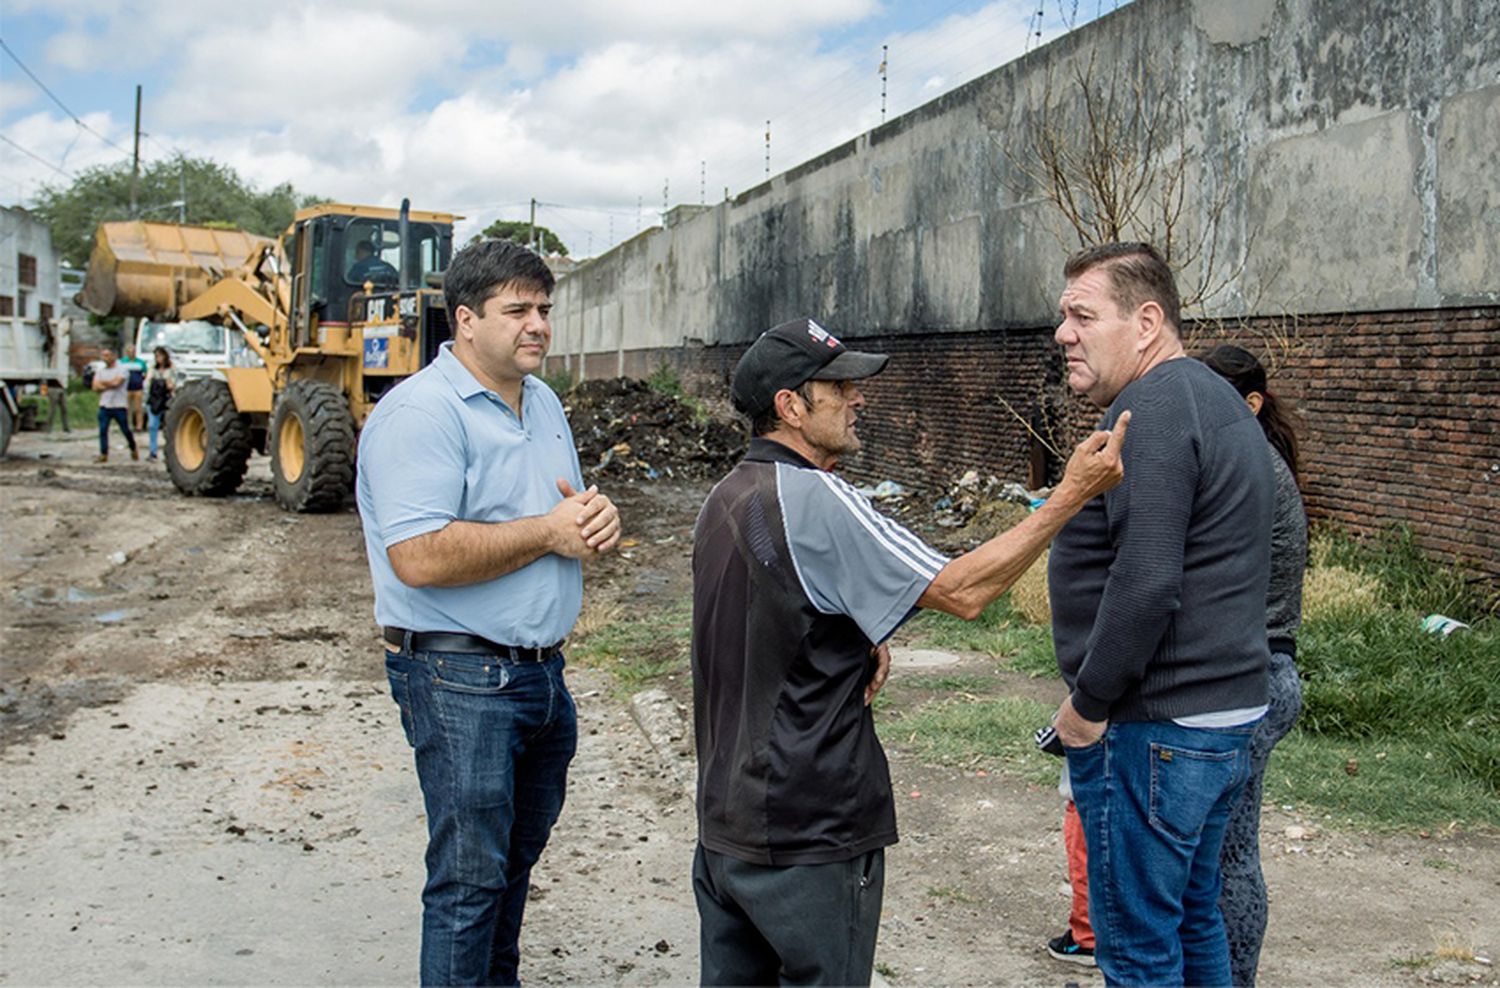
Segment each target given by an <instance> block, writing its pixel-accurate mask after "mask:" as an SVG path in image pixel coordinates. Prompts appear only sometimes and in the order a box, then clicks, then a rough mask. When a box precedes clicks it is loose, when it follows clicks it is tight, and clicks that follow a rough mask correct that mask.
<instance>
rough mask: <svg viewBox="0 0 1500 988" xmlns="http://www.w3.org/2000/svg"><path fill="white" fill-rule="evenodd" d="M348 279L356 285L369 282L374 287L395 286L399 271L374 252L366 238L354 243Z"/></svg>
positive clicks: (372, 246) (398, 279) (399, 277)
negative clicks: (352, 259)
mask: <svg viewBox="0 0 1500 988" xmlns="http://www.w3.org/2000/svg"><path fill="white" fill-rule="evenodd" d="M349 280H350V281H352V282H353V283H354V284H356V285H363V284H364V283H365V282H367V281H368V282H371V283H373V284H374V285H375V287H376V288H395V287H396V284H397V283H398V282H399V281H400V280H401V272H399V271H397V270H396V269H395V267H394V266H393V265H391V264H390V263H389V262H387V261H383V260H381V259H380V258H379V257H377V256H376V254H375V247H374V245H373V244H371V243H370V242H369V241H368V240H361V241H359V242H358V243H356V244H355V245H354V263H353V264H352V265H350V267H349Z"/></svg>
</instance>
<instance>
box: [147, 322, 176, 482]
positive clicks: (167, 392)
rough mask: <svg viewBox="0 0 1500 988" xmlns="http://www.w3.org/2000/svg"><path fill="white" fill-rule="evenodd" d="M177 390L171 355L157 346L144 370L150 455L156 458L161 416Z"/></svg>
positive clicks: (165, 411) (150, 458) (164, 413)
mask: <svg viewBox="0 0 1500 988" xmlns="http://www.w3.org/2000/svg"><path fill="white" fill-rule="evenodd" d="M175 390H177V370H176V368H174V367H173V366H172V355H171V354H170V353H168V352H167V348H166V347H164V346H159V347H157V348H156V351H155V354H154V362H153V363H152V366H151V369H150V370H148V371H147V372H146V425H147V427H148V429H149V430H150V431H149V447H150V451H151V453H150V455H149V456H147V457H146V459H148V460H154V459H156V436H157V433H158V432H159V431H160V429H161V420H162V416H163V415H166V414H167V404H168V403H169V402H170V401H171V400H172V392H173V391H175Z"/></svg>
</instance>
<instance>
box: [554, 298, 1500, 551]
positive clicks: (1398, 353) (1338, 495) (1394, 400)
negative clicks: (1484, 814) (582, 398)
mask: <svg viewBox="0 0 1500 988" xmlns="http://www.w3.org/2000/svg"><path fill="white" fill-rule="evenodd" d="M1189 338H1190V349H1191V350H1192V351H1194V352H1196V351H1199V350H1203V349H1207V348H1208V347H1209V346H1212V345H1214V344H1216V343H1219V342H1233V343H1237V344H1238V345H1241V346H1244V347H1246V348H1247V349H1249V350H1251V351H1252V352H1254V353H1256V354H1257V355H1259V356H1261V358H1262V360H1263V361H1264V362H1266V364H1267V366H1268V367H1270V368H1271V369H1272V377H1271V387H1272V390H1273V391H1275V392H1276V393H1277V395H1278V396H1279V397H1283V398H1287V399H1290V400H1291V402H1292V404H1293V405H1294V407H1295V411H1296V415H1297V422H1298V434H1299V438H1300V439H1301V442H1302V461H1303V464H1302V466H1303V477H1302V481H1303V494H1304V498H1305V499H1306V502H1307V506H1308V511H1309V513H1310V514H1311V515H1312V516H1313V517H1314V518H1317V519H1329V520H1333V521H1336V522H1338V523H1340V524H1342V525H1344V526H1345V527H1347V528H1349V529H1350V530H1352V531H1354V532H1356V533H1359V534H1362V535H1368V534H1374V533H1376V532H1378V531H1380V530H1382V529H1384V528H1387V527H1389V526H1391V525H1393V524H1397V523H1404V524H1407V525H1410V526H1411V528H1412V530H1413V532H1414V533H1415V534H1416V536H1417V538H1418V541H1419V543H1420V544H1421V545H1422V546H1423V547H1424V548H1425V549H1426V550H1428V551H1429V552H1430V553H1432V554H1433V555H1434V556H1435V557H1437V558H1440V559H1448V560H1453V559H1463V560H1465V561H1466V562H1467V563H1468V565H1469V566H1471V567H1472V568H1474V569H1477V570H1479V571H1481V572H1483V573H1486V574H1488V575H1489V576H1490V577H1492V578H1494V577H1500V309H1495V308H1483V309H1449V310H1439V311H1427V312H1379V313H1362V314H1346V315H1337V316H1309V317H1301V318H1284V319H1257V320H1249V321H1246V322H1244V323H1242V324H1238V325H1235V326H1232V327H1224V326H1220V325H1211V326H1210V325H1200V326H1196V327H1192V328H1191V329H1190V331H1189ZM844 341H845V342H846V343H847V344H849V345H850V346H852V347H855V348H857V349H864V350H873V351H877V352H881V353H889V354H891V356H892V360H891V364H890V366H889V367H888V368H887V369H886V371H885V372H884V373H883V374H881V375H880V376H879V377H876V378H874V379H872V380H871V381H870V382H869V383H868V386H867V387H866V388H865V392H866V395H867V397H868V398H869V407H868V408H867V409H866V410H865V413H864V415H863V416H862V424H861V426H860V435H861V437H862V438H863V439H864V443H865V451H864V452H863V453H861V454H860V455H859V456H858V457H856V458H854V460H852V461H851V462H850V463H849V464H848V468H847V471H848V473H849V475H850V476H851V477H853V478H856V479H858V480H861V481H879V480H884V479H892V480H896V481H898V482H900V483H902V484H905V485H907V486H912V487H919V488H926V489H933V488H935V487H942V486H946V485H947V484H949V483H950V482H951V481H952V480H953V479H955V478H956V477H958V476H959V475H960V474H962V473H963V472H964V471H965V470H968V469H970V468H975V469H978V470H979V471H980V472H981V473H983V474H991V473H993V474H996V475H998V476H1000V477H1002V478H1004V479H1012V480H1016V481H1020V482H1022V483H1027V484H1028V485H1029V486H1033V487H1035V486H1040V485H1041V484H1042V483H1043V482H1046V481H1053V480H1055V479H1056V478H1057V476H1058V473H1059V471H1060V469H1061V463H1060V462H1059V460H1058V459H1057V458H1056V457H1053V456H1051V455H1049V454H1047V453H1045V452H1044V449H1043V447H1042V445H1041V444H1040V443H1039V442H1038V441H1037V440H1036V439H1034V438H1033V437H1032V435H1031V434H1030V432H1029V431H1028V429H1027V428H1026V425H1025V424H1023V423H1022V422H1021V421H1020V420H1019V419H1018V418H1017V414H1013V413H1012V411H1011V410H1009V409H1008V408H1007V407H1006V402H1008V403H1009V405H1010V408H1013V409H1014V411H1015V413H1018V414H1019V415H1020V416H1021V417H1024V418H1025V419H1026V420H1027V422H1028V423H1029V424H1030V425H1031V426H1032V427H1033V428H1034V429H1036V430H1037V431H1038V432H1039V433H1041V434H1042V435H1043V436H1045V437H1047V438H1048V439H1049V440H1050V441H1051V442H1052V445H1053V446H1055V447H1056V448H1057V449H1058V450H1060V451H1061V452H1062V454H1063V455H1064V456H1066V454H1067V453H1068V451H1070V450H1071V449H1072V445H1073V442H1074V441H1076V438H1077V437H1079V436H1081V435H1082V434H1083V430H1085V429H1088V428H1090V427H1091V426H1092V424H1093V422H1094V421H1096V419H1097V417H1098V412H1097V411H1096V410H1095V409H1094V408H1093V407H1092V406H1091V405H1089V404H1088V403H1087V402H1086V401H1084V400H1082V399H1080V398H1077V397H1076V396H1072V395H1069V394H1068V393H1067V391H1066V389H1065V388H1064V387H1063V385H1062V366H1061V362H1060V360H1059V359H1058V352H1057V349H1056V347H1055V346H1054V344H1053V342H1052V330H1051V328H1050V327H1048V328H1042V329H1037V330H1032V331H1005V332H1000V331H996V332H980V333H952V334H931V333H927V334H912V335H906V336H881V337H868V338H863V339H857V338H853V337H844ZM742 352H743V347H697V348H685V349H677V348H674V349H664V350H636V351H628V352H627V353H626V362H625V363H626V372H627V374H629V375H630V376H633V377H644V376H647V375H649V374H650V373H651V372H652V371H654V370H655V369H656V368H657V367H659V366H661V365H662V364H668V365H670V366H672V367H674V368H675V369H676V370H677V372H678V374H679V376H680V377H681V379H682V380H683V382H684V383H685V385H687V386H688V387H689V389H690V390H693V391H695V392H697V393H700V394H704V395H713V396H719V397H722V396H724V395H726V394H727V392H728V379H729V373H730V371H731V370H732V369H733V367H734V364H735V361H737V360H738V359H739V356H740V354H741V353H742ZM587 366H588V369H589V372H590V376H612V375H613V373H614V370H615V367H616V366H617V364H616V358H615V355H614V354H608V355H602V354H601V355H599V356H598V357H597V358H595V357H590V358H589V361H588V365H587ZM554 368H556V369H560V368H561V362H560V361H557V362H555V364H554V366H553V367H549V369H554ZM1002 398H1003V399H1004V401H1002V400H1001V399H1002Z"/></svg>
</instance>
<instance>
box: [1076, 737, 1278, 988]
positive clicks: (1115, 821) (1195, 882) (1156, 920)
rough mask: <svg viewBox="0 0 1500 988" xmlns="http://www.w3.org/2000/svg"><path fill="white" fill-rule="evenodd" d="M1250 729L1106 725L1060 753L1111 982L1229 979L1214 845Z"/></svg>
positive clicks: (1242, 767) (1103, 965) (1246, 757)
mask: <svg viewBox="0 0 1500 988" xmlns="http://www.w3.org/2000/svg"><path fill="white" fill-rule="evenodd" d="M1255 727H1256V725H1255V724H1246V725H1244V726H1242V727H1234V728H1225V729H1222V730H1206V729H1202V728H1191V727H1179V726H1177V725H1176V724H1173V723H1172V722H1170V721H1145V722H1135V723H1125V724H1114V723H1112V724H1110V725H1109V728H1108V730H1106V731H1105V733H1104V737H1103V738H1101V739H1100V740H1099V741H1097V742H1095V743H1094V744H1092V745H1089V746H1088V747H1087V748H1068V749H1066V750H1067V758H1068V773H1069V775H1070V776H1071V778H1072V783H1073V800H1074V802H1075V803H1076V804H1077V805H1078V815H1079V816H1080V817H1081V818H1082V820H1083V830H1084V840H1085V843H1086V844H1087V845H1088V849H1089V852H1088V859H1089V863H1088V875H1089V920H1090V922H1091V923H1092V924H1093V927H1094V937H1095V941H1096V942H1095V947H1094V949H1095V956H1096V958H1097V960H1098V962H1099V968H1100V970H1101V971H1103V972H1104V979H1105V982H1106V983H1107V984H1111V985H1182V984H1188V985H1227V984H1229V949H1228V945H1227V943H1226V941H1225V937H1224V921H1223V919H1222V917H1221V916H1220V915H1219V848H1220V845H1221V844H1222V843H1223V840H1224V827H1225V824H1226V823H1227V822H1228V820H1229V811H1230V808H1231V807H1232V806H1233V805H1234V801H1235V799H1236V798H1237V797H1238V796H1239V793H1240V790H1241V789H1242V788H1243V787H1244V784H1245V779H1246V777H1247V776H1248V775H1249V773H1250V750H1249V749H1250V738H1251V736H1252V735H1253V734H1254V733H1255Z"/></svg>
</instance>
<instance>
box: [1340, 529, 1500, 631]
mask: <svg viewBox="0 0 1500 988" xmlns="http://www.w3.org/2000/svg"><path fill="white" fill-rule="evenodd" d="M1314 554H1315V557H1318V558H1321V559H1322V560H1323V561H1324V562H1326V563H1328V564H1330V565H1335V566H1344V567H1346V568H1348V569H1353V570H1359V571H1361V572H1365V573H1368V574H1370V575H1371V576H1373V577H1375V578H1376V579H1378V580H1379V581H1380V582H1381V584H1382V586H1383V587H1384V588H1385V591H1386V595H1385V602H1386V604H1387V605H1388V606H1389V607H1391V608H1392V609H1394V610H1397V611H1415V612H1417V613H1418V614H1422V615H1425V614H1434V613H1435V614H1446V615H1448V616H1449V617H1454V618H1458V619H1459V620H1460V621H1464V622H1466V623H1470V624H1472V623H1473V622H1475V621H1477V620H1479V619H1481V618H1483V617H1485V616H1486V615H1495V614H1496V608H1497V607H1500V597H1487V596H1486V594H1485V590H1484V586H1485V585H1484V583H1483V581H1480V580H1475V579H1471V577H1470V576H1468V575H1466V574H1465V571H1464V570H1463V568H1461V567H1457V566H1441V565H1438V564H1437V563H1434V562H1433V561H1432V560H1430V559H1428V558H1427V557H1425V556H1423V555H1422V552H1421V550H1420V549H1418V548H1417V544H1416V539H1415V536H1413V535H1412V532H1411V530H1410V529H1408V528H1406V527H1404V526H1396V527H1394V528H1389V529H1386V530H1385V531H1384V532H1382V533H1381V534H1380V535H1378V536H1376V537H1374V538H1367V539H1356V538H1354V537H1353V536H1351V535H1350V534H1349V533H1348V532H1347V531H1345V530H1343V529H1342V528H1340V527H1338V526H1334V525H1322V526H1318V527H1317V528H1316V529H1315V530H1314Z"/></svg>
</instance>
